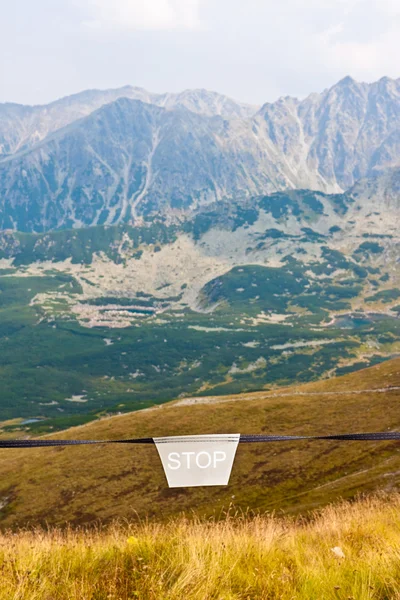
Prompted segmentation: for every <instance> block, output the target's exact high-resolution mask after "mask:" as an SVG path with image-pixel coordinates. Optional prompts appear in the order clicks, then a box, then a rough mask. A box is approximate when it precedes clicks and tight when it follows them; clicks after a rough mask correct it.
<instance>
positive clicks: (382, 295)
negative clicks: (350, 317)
mask: <svg viewBox="0 0 400 600" xmlns="http://www.w3.org/2000/svg"><path fill="white" fill-rule="evenodd" d="M398 298H400V290H396V289H394V290H382V291H381V292H377V293H376V294H373V295H372V296H367V298H365V300H366V302H384V303H386V302H392V301H393V300H398Z"/></svg>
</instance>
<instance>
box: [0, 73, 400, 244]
mask: <svg viewBox="0 0 400 600" xmlns="http://www.w3.org/2000/svg"><path fill="white" fill-rule="evenodd" d="M122 89H123V90H125V91H126V89H129V90H133V92H132V94H133V95H135V94H136V96H140V98H126V97H118V98H115V95H117V96H118V95H119V94H120V93H121V91H120V90H116V91H113V90H111V91H110V92H109V98H108V99H111V100H112V101H110V102H109V103H106V104H103V105H102V106H100V107H97V108H95V110H92V109H91V108H90V110H89V109H87V108H86V109H85V110H86V112H88V110H89V114H86V115H84V116H82V111H83V112H84V109H79V110H81V112H80V113H79V118H76V117H77V115H76V113H75V112H74V110H75V108H76V107H75V104H74V103H76V100H73V101H72V105H73V108H72V113H71V114H72V116H71V115H70V122H69V123H68V124H65V123H64V126H63V127H61V128H60V127H56V128H55V130H54V131H53V132H51V133H49V134H47V135H45V136H44V137H43V136H42V139H40V140H37V141H36V142H35V143H33V144H32V145H29V144H28V145H25V146H24V145H22V146H21V147H20V149H19V150H18V151H17V152H15V153H14V154H9V155H7V156H6V155H3V159H2V161H0V198H1V199H2V210H1V212H2V217H3V222H2V223H1V224H0V227H2V228H3V229H16V230H22V231H31V232H35V231H44V230H50V229H59V228H68V227H85V226H91V225H96V224H102V223H107V224H116V223H122V222H125V221H126V222H131V223H133V222H135V219H136V221H137V220H138V219H139V221H140V220H143V219H144V220H149V221H151V220H152V219H153V218H154V217H155V216H161V217H163V218H165V219H168V218H170V217H171V215H173V214H175V213H176V212H178V213H181V214H182V216H183V217H185V215H186V216H187V215H190V214H191V213H193V211H194V210H196V209H197V208H198V207H201V206H205V205H207V204H211V203H213V202H218V201H225V200H233V199H236V200H240V199H243V200H244V199H246V198H250V197H251V196H255V195H259V194H268V193H271V192H274V191H278V190H284V189H307V188H308V189H312V190H318V191H322V192H327V193H341V192H342V191H343V190H346V189H349V188H352V187H353V186H354V185H355V183H356V182H357V181H359V180H361V179H363V178H365V177H372V176H373V175H374V174H376V173H379V172H383V171H385V170H387V169H393V168H397V167H399V166H400V159H399V158H398V157H399V156H400V79H398V80H390V79H388V78H384V79H381V80H380V81H378V82H376V83H373V84H358V83H357V82H355V81H354V80H352V79H351V78H345V79H344V80H342V81H341V82H339V83H338V84H336V85H334V86H332V87H331V88H329V89H328V90H325V91H324V92H323V93H322V94H311V95H310V96H308V97H307V98H305V99H304V100H295V99H293V98H290V97H284V98H281V99H279V100H278V101H277V102H275V103H267V104H264V105H263V106H262V107H261V108H260V110H258V112H256V113H255V114H254V115H253V116H250V117H249V116H246V117H243V116H237V111H239V112H240V110H241V109H240V107H239V108H237V106H239V105H237V104H234V105H233V107H232V106H231V105H230V103H229V102H230V101H229V102H228V100H226V98H225V97H221V96H219V95H213V94H212V93H209V92H204V91H203V90H199V91H196V90H195V91H187V92H183V93H182V94H181V95H180V96H179V94H178V95H168V94H166V95H164V96H163V99H162V101H161V100H158V102H159V104H161V106H160V105H157V104H154V103H149V102H148V100H152V98H151V95H150V96H149V95H147V96H146V94H147V93H145V91H143V90H140V89H139V91H138V89H137V88H122ZM93 93H94V94H95V95H96V94H97V92H87V94H89V96H91V95H92V94H93ZM84 96H85V93H82V94H80V95H79V94H78V99H79V98H82V97H84ZM178 97H180V98H181V99H180V100H179V98H178ZM103 100H104V98H103ZM143 100H146V101H145V102H143ZM62 102H65V104H66V105H68V103H69V102H70V99H69V98H66V99H65V100H63V101H62ZM87 102H88V104H90V99H89V100H88V101H87ZM54 106H55V107H57V106H59V103H57V102H56V103H55V104H54ZM224 106H227V109H226V110H227V112H228V113H229V114H230V116H226V115H224V114H223V110H222V109H223V108H224ZM74 107H75V108H74ZM210 107H211V108H210ZM221 107H222V108H221ZM235 107H236V108H235ZM92 108H93V107H92ZM20 110H22V111H23V110H25V109H24V108H21V109H20ZM207 111H208V112H207ZM232 111H233V112H235V111H236V113H235V115H234V116H233V117H232ZM67 112H68V111H67ZM59 118H60V119H61V120H60V123H61V122H62V120H63V119H64V117H63V116H62V115H61V116H60V117H59ZM50 120H51V118H50ZM64 121H65V119H64ZM1 123H3V125H4V123H6V125H7V119H6V118H5V117H4V118H3V120H1V117H0V139H1V135H2V134H1ZM9 125H10V123H9ZM15 135H17V134H15ZM3 137H4V135H3ZM3 146H4V144H3Z"/></svg>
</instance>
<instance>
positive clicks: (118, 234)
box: [0, 221, 176, 266]
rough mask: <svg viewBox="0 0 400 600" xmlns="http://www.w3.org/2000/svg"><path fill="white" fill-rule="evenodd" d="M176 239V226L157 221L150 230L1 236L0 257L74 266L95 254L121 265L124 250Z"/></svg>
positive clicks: (17, 261) (100, 229)
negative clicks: (101, 253) (61, 262)
mask: <svg viewBox="0 0 400 600" xmlns="http://www.w3.org/2000/svg"><path fill="white" fill-rule="evenodd" d="M175 237H176V228H175V227H173V226H171V227H168V226H166V225H164V224H163V223H161V222H157V221H155V222H154V223H153V224H152V225H150V226H148V227H132V226H129V225H113V226H110V227H105V226H97V227H89V228H86V229H74V230H69V229H65V230H61V231H52V232H47V233H40V234H28V233H21V232H13V233H1V242H2V244H1V250H0V258H10V257H15V260H14V265H15V266H19V265H27V264H31V263H32V262H35V261H40V260H50V261H63V260H67V259H71V261H72V263H83V264H90V263H91V262H92V260H93V254H94V253H96V252H104V253H105V254H106V256H108V257H109V258H110V259H112V260H114V261H115V262H117V263H118V262H121V260H122V259H121V251H122V252H123V251H124V249H127V248H131V249H134V248H139V246H140V245H141V244H147V245H152V244H154V245H155V248H157V246H158V243H161V244H165V243H166V242H170V241H173V240H174V239H175ZM125 246H126V247H125ZM124 247H125V248H124ZM138 252H139V254H138V255H137V258H140V249H139V250H138Z"/></svg>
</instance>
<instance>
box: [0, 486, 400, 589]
mask: <svg viewBox="0 0 400 600" xmlns="http://www.w3.org/2000/svg"><path fill="white" fill-rule="evenodd" d="M333 548H337V549H336V551H335V552H334V551H333V550H332V549H333ZM342 554H343V555H344V557H343V556H341V555H342ZM0 570H1V585H0V599H1V600H11V599H13V600H109V599H114V600H117V599H118V600H133V599H136V598H140V599H142V600H163V599H165V600H167V599H168V600H178V599H183V598H184V599H185V600H206V599H210V600H211V599H215V600H217V599H218V600H234V599H235V600H236V599H237V600H239V599H243V600H248V599H249V600H250V599H251V600H255V599H263V600H268V599H283V600H285V599H287V600H289V599H296V600H297V599H299V600H301V599H304V600H312V599H321V600H329V599H330V598H332V599H344V600H348V599H350V598H353V599H355V600H366V599H379V600H382V599H384V598H387V599H396V598H400V495H397V494H396V495H392V496H374V497H372V498H366V499H360V500H358V501H357V502H355V503H353V504H349V503H346V502H343V503H341V504H336V505H332V506H328V507H326V508H325V509H323V511H321V512H319V513H315V514H314V515H313V517H312V519H311V520H310V521H308V522H305V521H304V520H303V521H299V520H294V519H288V518H286V519H280V518H277V517H274V516H263V517H261V516H255V517H251V516H249V515H240V514H234V513H233V511H231V512H230V513H229V514H228V515H227V516H226V518H225V519H223V520H221V521H218V522H215V521H213V520H198V519H194V520H193V519H188V518H186V517H184V516H181V517H179V518H176V519H174V520H172V521H170V522H168V523H164V524H154V523H147V522H140V523H136V524H131V525H129V524H127V523H122V524H121V523H119V524H114V525H112V526H109V527H108V528H107V529H98V530H93V529H92V530H86V531H85V530H78V531H77V530H72V529H69V530H66V531H65V530H64V531H62V530H60V529H53V530H50V531H44V530H36V531H19V532H17V533H11V532H10V533H5V534H3V535H1V536H0Z"/></svg>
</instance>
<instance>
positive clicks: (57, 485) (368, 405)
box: [0, 359, 400, 529]
mask: <svg viewBox="0 0 400 600" xmlns="http://www.w3.org/2000/svg"><path fill="white" fill-rule="evenodd" d="M397 387H400V359H394V360H391V361H387V362H384V363H382V364H380V365H377V366H375V367H372V368H369V369H364V370H362V371H358V372H356V373H353V374H351V375H346V376H344V377H339V378H336V379H329V380H325V381H320V382H318V383H311V384H306V385H302V386H293V387H290V388H286V389H281V390H276V391H274V392H258V393H252V394H243V395H240V396H232V397H220V398H218V399H217V400H216V401H215V402H213V403H208V404H193V405H189V406H182V405H179V403H174V402H171V403H168V404H165V405H163V406H161V407H159V408H155V409H153V410H148V411H140V412H134V413H129V414H125V415H121V416H117V417H111V418H108V419H104V420H100V421H97V422H94V423H91V424H89V425H85V426H82V427H77V428H74V429H70V430H68V431H65V432H62V433H58V434H57V436H56V437H58V438H60V437H61V438H87V439H90V438H92V439H93V438H94V439H113V438H114V439H117V438H130V437H142V436H155V435H177V434H196V433H198V434H200V433H203V434H204V433H263V432H265V433H272V434H277V433H286V434H301V433H305V434H314V433H345V432H358V431H361V432H362V431H364V432H366V431H386V430H389V429H394V430H395V429H397V430H399V429H400V410H399V400H400V389H396V388H397ZM399 449H400V448H399V444H398V442H390V443H389V442H332V441H331V442H327V441H325V442H322V441H318V442H316V441H313V442H312V441H309V442H305V441H303V442H290V443H289V442H284V443H269V444H240V445H239V448H238V452H237V455H236V460H235V464H234V466H233V471H232V476H231V480H230V483H229V485H228V486H226V487H210V488H188V489H168V487H167V484H166V481H165V476H164V473H163V470H162V467H161V463H160V461H159V458H158V455H157V451H156V449H155V447H153V446H121V445H116V446H103V445H99V446H89V447H88V446H83V447H69V448H40V449H25V450H14V449H13V450H10V449H3V450H0V507H1V510H0V528H3V529H4V528H10V527H11V528H18V527H26V526H37V525H44V524H46V523H48V524H51V525H57V526H63V525H65V524H69V525H73V526H78V525H86V524H89V523H95V522H101V523H107V522H110V521H112V520H113V519H115V518H128V519H130V518H132V517H133V516H135V515H137V514H138V515H139V516H140V517H141V518H144V517H148V518H150V519H151V518H154V519H155V520H157V521H163V520H164V521H165V520H166V519H169V518H170V517H171V516H174V515H177V514H180V513H181V512H186V513H187V514H190V513H191V512H192V511H194V512H195V513H196V514H197V515H200V516H201V515H203V516H204V515H205V516H208V517H209V516H213V515H218V514H219V513H220V512H221V511H223V510H226V508H227V507H228V506H229V505H230V504H231V503H232V502H234V504H235V506H236V507H237V508H238V509H240V510H242V511H246V510H247V509H251V510H253V511H261V512H265V511H272V510H275V511H277V512H278V513H279V514H280V513H281V512H285V513H289V514H300V513H303V514H304V513H306V512H307V511H309V510H313V509H315V508H319V507H321V506H324V505H326V504H328V503H331V502H333V501H335V500H336V499H338V498H345V499H346V498H347V499H351V498H353V497H355V496H356V495H357V494H358V493H360V492H374V491H376V490H385V491H387V492H391V491H396V490H397V489H398V488H399V484H400V453H399Z"/></svg>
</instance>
